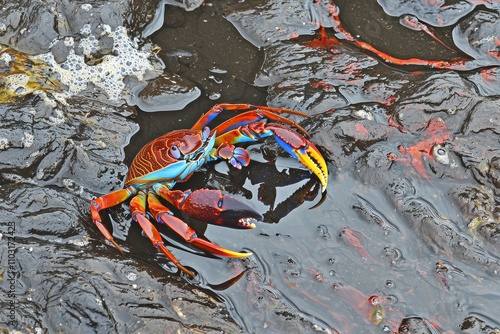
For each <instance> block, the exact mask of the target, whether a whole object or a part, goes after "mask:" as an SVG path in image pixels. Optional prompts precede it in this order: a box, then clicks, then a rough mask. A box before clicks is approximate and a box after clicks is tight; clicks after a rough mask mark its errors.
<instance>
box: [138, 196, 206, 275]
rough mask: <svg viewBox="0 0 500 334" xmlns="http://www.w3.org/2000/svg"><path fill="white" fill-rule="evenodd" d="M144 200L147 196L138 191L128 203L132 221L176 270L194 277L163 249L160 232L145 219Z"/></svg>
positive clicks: (163, 244) (170, 253)
mask: <svg viewBox="0 0 500 334" xmlns="http://www.w3.org/2000/svg"><path fill="white" fill-rule="evenodd" d="M146 198H149V196H147V195H146V194H145V193H144V192H143V191H140V192H139V193H138V194H137V195H136V196H135V197H134V198H132V200H131V201H130V210H131V212H132V219H133V220H134V221H136V222H137V223H139V225H140V226H141V228H142V230H143V231H144V233H145V234H146V236H147V237H148V238H149V240H150V241H151V243H153V246H155V248H156V249H158V250H159V251H160V252H162V253H163V254H164V255H165V256H166V257H167V258H168V259H169V260H170V261H171V262H172V263H173V264H174V265H175V266H176V267H177V268H179V270H180V271H182V272H183V273H185V274H187V275H189V276H190V277H195V276H196V275H195V274H193V273H192V272H191V271H190V270H188V269H186V268H185V267H184V266H183V265H182V264H181V263H180V262H179V260H177V258H176V257H175V256H174V254H172V252H170V251H169V250H168V249H167V247H165V243H164V242H163V238H162V237H161V235H160V232H158V230H157V229H156V227H155V226H154V225H153V224H152V223H151V222H150V221H149V219H147V218H146ZM167 210H168V209H167Z"/></svg>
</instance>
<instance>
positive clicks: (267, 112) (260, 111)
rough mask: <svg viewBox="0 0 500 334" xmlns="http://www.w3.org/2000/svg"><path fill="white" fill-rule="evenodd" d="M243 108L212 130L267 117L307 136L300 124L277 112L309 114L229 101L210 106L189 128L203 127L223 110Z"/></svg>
mask: <svg viewBox="0 0 500 334" xmlns="http://www.w3.org/2000/svg"><path fill="white" fill-rule="evenodd" d="M245 110H246V112H244V113H242V114H239V115H237V116H235V117H232V118H230V119H229V120H227V121H225V122H223V123H222V124H220V125H219V126H217V127H216V128H215V129H213V130H212V132H213V131H216V132H217V133H224V132H226V131H229V130H232V129H235V128H237V127H239V126H242V125H246V124H250V123H253V122H256V121H261V120H263V119H266V118H267V119H272V120H274V121H278V122H281V123H284V124H288V125H290V126H292V127H294V128H297V129H299V130H300V131H301V132H303V133H304V134H305V135H306V136H309V135H308V134H307V131H306V130H304V129H303V128H302V127H301V126H300V125H298V124H297V123H295V122H294V121H292V120H290V119H288V118H285V117H283V116H280V115H279V114H289V115H297V116H301V117H309V115H307V114H305V113H302V112H300V111H296V110H291V109H285V108H272V107H267V106H254V105H252V104H229V103H222V104H216V105H215V106H213V107H212V109H210V110H209V111H207V112H206V113H204V114H203V115H201V117H200V118H199V119H198V121H197V122H196V123H195V124H194V125H193V126H192V127H191V129H193V130H201V129H203V128H204V127H205V126H206V125H207V124H208V123H210V122H211V121H212V120H213V119H214V118H215V117H217V116H218V115H219V114H220V113H221V112H223V111H245Z"/></svg>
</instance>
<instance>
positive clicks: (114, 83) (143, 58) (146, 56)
mask: <svg viewBox="0 0 500 334" xmlns="http://www.w3.org/2000/svg"><path fill="white" fill-rule="evenodd" d="M106 28H109V26H108V27H105V26H103V29H104V32H103V35H108V36H109V37H111V38H113V50H112V51H113V54H112V55H111V54H109V55H105V56H104V57H102V59H100V61H99V62H95V63H94V64H90V65H89V64H87V63H86V62H85V56H87V57H90V58H91V55H92V54H95V52H97V51H98V50H99V41H98V39H97V38H96V37H95V36H94V35H88V36H86V37H85V38H82V39H81V40H80V42H79V48H81V49H82V50H83V55H78V54H76V53H75V51H74V50H70V52H69V54H68V57H67V58H66V61H64V63H62V64H58V63H57V62H56V61H55V58H54V55H53V54H52V53H50V52H49V53H45V54H41V55H38V56H35V58H36V59H40V60H43V61H44V62H46V63H47V64H48V65H49V66H50V68H51V70H52V71H53V72H55V73H57V74H58V75H59V77H60V78H59V80H60V81H61V83H62V84H63V85H65V86H66V87H67V88H66V89H65V91H64V92H59V94H60V95H55V94H54V97H56V98H62V99H65V98H68V97H70V96H74V95H77V94H79V93H80V92H82V91H83V90H85V89H86V88H87V87H88V85H89V84H93V85H94V86H96V87H98V88H100V89H101V90H102V91H103V92H104V93H105V94H106V95H107V97H108V99H109V100H111V101H113V102H115V101H116V102H118V101H119V100H120V97H121V96H122V94H123V91H124V89H125V82H124V79H125V78H126V77H129V76H135V77H136V78H137V79H138V80H139V81H143V80H144V75H145V74H146V72H147V71H154V70H155V68H154V66H153V64H152V63H151V59H152V57H153V53H152V52H151V50H149V49H147V50H142V49H139V48H138V45H137V42H136V41H134V40H132V39H130V38H129V37H128V34H127V31H126V29H125V28H124V27H117V28H116V30H115V31H111V29H110V28H109V31H110V32H109V33H108V32H107V31H108V29H106ZM89 29H90V27H89ZM82 30H85V31H87V28H85V29H82ZM66 45H68V44H66ZM18 79H19V80H20V79H21V78H18ZM19 80H18V81H19ZM61 102H64V101H61Z"/></svg>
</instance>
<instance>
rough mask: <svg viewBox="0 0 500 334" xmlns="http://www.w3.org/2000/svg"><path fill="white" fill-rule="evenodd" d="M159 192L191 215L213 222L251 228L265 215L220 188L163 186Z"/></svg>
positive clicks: (239, 227) (233, 226)
mask: <svg viewBox="0 0 500 334" xmlns="http://www.w3.org/2000/svg"><path fill="white" fill-rule="evenodd" d="M157 191H158V194H159V195H160V196H161V197H163V198H164V199H166V200H167V201H169V202H170V203H171V204H172V205H174V206H176V207H177V208H178V209H179V210H182V211H183V212H185V213H186V214H188V215H189V216H191V217H193V218H195V219H198V220H201V221H204V222H207V223H211V224H217V225H223V226H226V227H232V228H238V229H249V228H255V223H257V222H258V221H262V219H263V217H262V215H261V214H260V213H258V212H257V211H255V210H254V209H253V208H252V207H250V206H249V205H247V204H245V203H243V202H241V201H239V200H238V199H236V198H234V197H232V196H229V195H225V194H223V193H222V192H221V191H220V190H211V189H198V190H195V191H193V192H191V191H185V192H183V191H180V190H169V189H168V188H166V187H161V188H159V189H158V190H157Z"/></svg>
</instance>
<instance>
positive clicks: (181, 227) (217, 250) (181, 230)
mask: <svg viewBox="0 0 500 334" xmlns="http://www.w3.org/2000/svg"><path fill="white" fill-rule="evenodd" d="M157 189H158V190H157ZM159 189H163V190H164V191H163V192H162V191H160V190H159ZM165 191H167V192H168V191H169V190H168V188H167V187H166V186H164V185H161V184H158V187H155V192H156V193H157V194H158V195H159V196H161V197H164V195H165V194H166V192H165ZM175 192H178V193H182V191H180V190H177V191H175ZM162 194H163V195H162ZM167 200H169V201H170V200H171V198H169V197H168V198H167ZM148 206H149V212H151V214H152V215H153V217H154V218H155V219H156V221H158V222H160V223H163V224H165V225H167V226H168V227H170V228H171V229H172V230H173V231H174V232H175V233H177V234H178V235H179V236H181V237H182V238H183V239H184V240H185V241H187V242H189V243H190V244H191V245H193V246H194V247H196V248H199V249H201V250H203V251H206V252H208V253H211V254H214V255H219V256H226V257H232V258H244V257H247V256H250V255H252V253H249V252H248V253H240V252H236V251H232V250H229V249H226V248H223V247H221V246H219V245H216V244H214V243H212V242H210V241H207V240H205V239H202V238H199V237H198V236H197V235H196V231H195V230H193V229H192V228H191V227H189V225H187V224H186V223H185V222H183V221H182V220H181V219H179V218H177V217H175V216H174V215H173V213H172V212H171V211H170V210H169V209H168V208H167V207H165V206H164V205H163V204H162V203H161V202H160V199H159V198H158V196H156V195H155V193H153V192H150V193H149V194H148ZM180 209H181V208H180Z"/></svg>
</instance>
